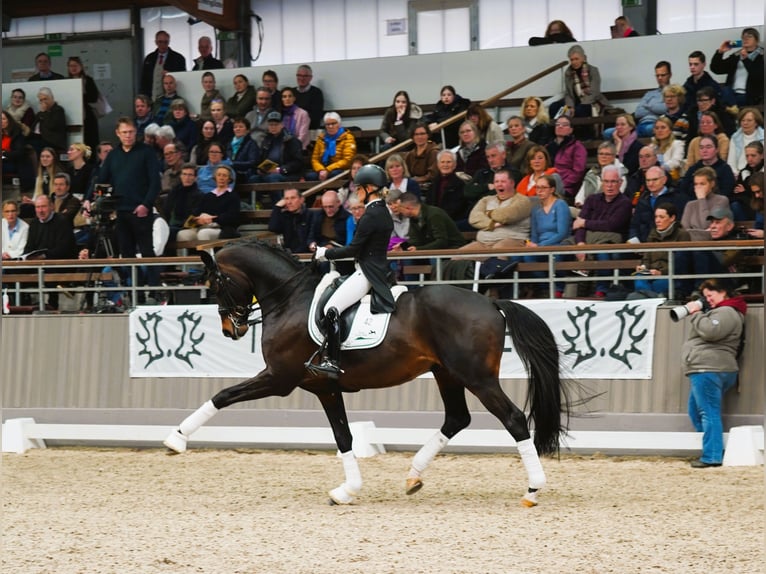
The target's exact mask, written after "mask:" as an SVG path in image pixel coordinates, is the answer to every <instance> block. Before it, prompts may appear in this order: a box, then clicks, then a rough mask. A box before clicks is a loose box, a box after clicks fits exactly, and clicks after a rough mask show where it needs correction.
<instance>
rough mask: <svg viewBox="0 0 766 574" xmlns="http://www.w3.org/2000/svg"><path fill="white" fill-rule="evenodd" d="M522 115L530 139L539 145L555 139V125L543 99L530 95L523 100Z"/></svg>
mask: <svg viewBox="0 0 766 574" xmlns="http://www.w3.org/2000/svg"><path fill="white" fill-rule="evenodd" d="M521 117H522V118H523V119H524V129H525V130H526V132H527V137H528V138H529V140H530V141H532V142H534V143H536V144H538V145H547V144H548V142H550V141H551V140H552V139H553V126H552V125H551V119H550V117H549V116H548V112H546V111H545V106H543V100H542V99H540V98H538V97H537V96H528V97H526V98H524V101H522V102H521Z"/></svg>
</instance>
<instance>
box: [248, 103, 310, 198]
mask: <svg viewBox="0 0 766 574" xmlns="http://www.w3.org/2000/svg"><path fill="white" fill-rule="evenodd" d="M266 125H267V130H268V133H267V134H266V137H264V139H263V143H262V144H261V154H260V157H259V159H258V161H259V164H258V165H257V166H256V172H257V173H256V181H258V182H264V183H277V182H282V181H297V180H299V179H300V178H301V177H303V154H302V151H301V142H300V141H299V140H298V138H296V137H295V136H293V135H292V134H290V133H288V132H287V130H285V128H284V125H283V124H282V115H281V114H280V113H279V112H271V113H270V114H269V116H268V118H267V121H266ZM264 162H266V164H265V165H264ZM281 198H282V194H281V192H279V191H276V192H272V194H271V200H272V202H273V203H276V202H277V201H279V200H280V199H281Z"/></svg>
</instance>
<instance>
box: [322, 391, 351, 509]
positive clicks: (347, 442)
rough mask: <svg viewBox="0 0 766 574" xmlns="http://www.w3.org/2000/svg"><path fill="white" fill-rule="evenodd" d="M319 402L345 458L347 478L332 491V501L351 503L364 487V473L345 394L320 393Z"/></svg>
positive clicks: (330, 493)
mask: <svg viewBox="0 0 766 574" xmlns="http://www.w3.org/2000/svg"><path fill="white" fill-rule="evenodd" d="M317 397H318V398H319V402H320V403H322V408H323V409H324V412H325V414H326V415H327V420H328V421H329V422H330V426H331V427H332V432H333V435H334V436H335V444H336V445H337V446H338V450H339V451H340V457H341V459H342V460H343V472H344V474H345V480H344V481H343V483H342V484H341V485H340V486H338V487H337V488H333V489H332V490H331V491H330V492H329V495H330V503H331V504H332V503H334V504H351V503H352V502H353V501H354V497H355V496H356V495H357V494H359V491H360V490H361V489H362V473H361V472H360V471H359V464H358V463H357V461H356V457H355V456H354V451H353V450H352V440H353V438H352V436H351V428H350V427H349V425H348V417H347V416H346V405H345V404H344V403H343V394H342V393H340V392H330V393H326V394H321V395H320V394H318V395H317Z"/></svg>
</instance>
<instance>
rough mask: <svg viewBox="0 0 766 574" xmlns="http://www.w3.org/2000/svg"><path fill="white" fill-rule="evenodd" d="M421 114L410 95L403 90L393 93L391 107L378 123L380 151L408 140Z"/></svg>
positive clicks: (421, 111)
mask: <svg viewBox="0 0 766 574" xmlns="http://www.w3.org/2000/svg"><path fill="white" fill-rule="evenodd" d="M422 116H423V110H421V109H420V106H418V105H417V104H415V103H413V102H412V101H410V95H409V94H408V93H407V92H405V91H404V90H399V91H398V92H396V94H394V101H393V103H392V104H391V107H390V108H388V109H387V110H386V111H385V113H384V114H383V121H381V123H380V141H381V144H382V145H381V148H380V149H381V151H383V150H387V149H388V148H390V147H393V146H395V145H397V144H400V143H402V142H403V141H405V140H408V139H409V138H410V136H411V134H412V130H413V129H414V128H415V124H417V122H418V120H419V119H420V118H421V117H422Z"/></svg>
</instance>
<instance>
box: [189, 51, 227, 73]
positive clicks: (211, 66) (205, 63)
mask: <svg viewBox="0 0 766 574" xmlns="http://www.w3.org/2000/svg"><path fill="white" fill-rule="evenodd" d="M199 70H223V62H221V60H219V59H218V58H214V57H213V54H208V55H207V56H205V57H204V58H194V67H193V68H192V72H196V71H199Z"/></svg>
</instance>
